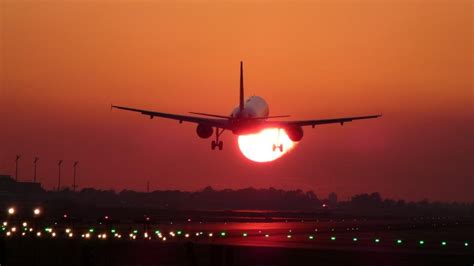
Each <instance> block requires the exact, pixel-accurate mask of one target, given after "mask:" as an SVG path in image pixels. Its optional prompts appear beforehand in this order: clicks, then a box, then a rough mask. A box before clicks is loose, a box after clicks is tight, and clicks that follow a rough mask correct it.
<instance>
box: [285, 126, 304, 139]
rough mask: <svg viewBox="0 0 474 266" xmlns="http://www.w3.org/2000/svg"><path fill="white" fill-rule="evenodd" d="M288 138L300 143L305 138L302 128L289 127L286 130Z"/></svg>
mask: <svg viewBox="0 0 474 266" xmlns="http://www.w3.org/2000/svg"><path fill="white" fill-rule="evenodd" d="M285 131H286V133H287V134H288V137H290V139H291V140H292V141H295V142H296V141H300V140H301V139H302V138H303V128H302V127H289V128H286V129H285Z"/></svg>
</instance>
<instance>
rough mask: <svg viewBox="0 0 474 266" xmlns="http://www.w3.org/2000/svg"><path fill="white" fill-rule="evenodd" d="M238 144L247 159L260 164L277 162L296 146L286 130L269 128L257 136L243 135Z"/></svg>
mask: <svg viewBox="0 0 474 266" xmlns="http://www.w3.org/2000/svg"><path fill="white" fill-rule="evenodd" d="M238 143H239V149H240V151H241V152H242V154H243V155H244V156H245V157H246V158H247V159H249V160H252V161H254V162H259V163H263V162H270V161H273V160H276V159H278V158H280V157H281V156H283V155H284V154H286V153H287V152H288V151H290V150H292V149H293V148H294V147H295V146H296V143H295V142H293V141H291V139H290V138H289V137H288V135H287V134H286V132H285V130H283V129H278V128H267V129H264V130H262V131H261V132H259V133H257V134H249V135H241V136H239V138H238ZM274 145H275V146H274ZM280 145H281V146H280ZM280 148H281V150H280Z"/></svg>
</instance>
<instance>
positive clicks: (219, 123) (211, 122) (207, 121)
mask: <svg viewBox="0 0 474 266" xmlns="http://www.w3.org/2000/svg"><path fill="white" fill-rule="evenodd" d="M111 108H115V109H121V110H126V111H132V112H137V113H141V114H142V115H146V116H149V117H150V119H152V118H153V117H155V116H156V117H163V118H168V119H173V120H178V121H179V122H180V123H182V122H190V123H197V124H203V125H207V126H211V127H218V128H225V129H230V123H229V120H228V119H214V118H205V117H196V116H188V115H176V114H169V113H162V112H155V111H150V110H142V109H135V108H130V107H125V106H117V105H112V106H111Z"/></svg>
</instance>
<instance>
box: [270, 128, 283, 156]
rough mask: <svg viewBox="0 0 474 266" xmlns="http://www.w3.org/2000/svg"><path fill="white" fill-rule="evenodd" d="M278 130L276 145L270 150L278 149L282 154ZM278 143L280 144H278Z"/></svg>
mask: <svg viewBox="0 0 474 266" xmlns="http://www.w3.org/2000/svg"><path fill="white" fill-rule="evenodd" d="M280 130H281V129H278V135H277V144H273V146H272V150H273V151H275V150H276V149H279V150H280V152H283V144H281V143H280ZM278 143H280V144H278Z"/></svg>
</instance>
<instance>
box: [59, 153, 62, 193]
mask: <svg viewBox="0 0 474 266" xmlns="http://www.w3.org/2000/svg"><path fill="white" fill-rule="evenodd" d="M62 163H63V160H59V161H58V192H59V190H60V189H61V164H62Z"/></svg>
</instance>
